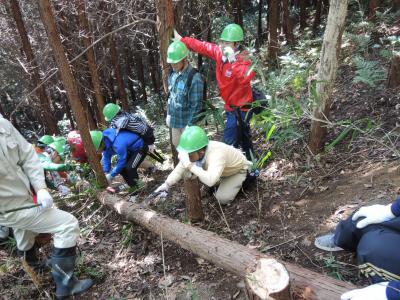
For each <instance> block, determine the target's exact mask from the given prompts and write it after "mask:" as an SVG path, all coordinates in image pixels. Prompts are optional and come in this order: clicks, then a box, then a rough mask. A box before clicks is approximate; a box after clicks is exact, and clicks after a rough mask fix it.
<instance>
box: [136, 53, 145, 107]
mask: <svg viewBox="0 0 400 300" xmlns="http://www.w3.org/2000/svg"><path fill="white" fill-rule="evenodd" d="M134 56H135V67H136V75H137V78H138V81H139V85H140V90H141V91H142V93H141V94H142V98H141V100H142V101H143V102H145V103H146V102H147V93H146V80H145V78H144V70H143V61H142V56H141V55H140V53H139V48H138V46H137V45H136V51H135V54H134Z"/></svg>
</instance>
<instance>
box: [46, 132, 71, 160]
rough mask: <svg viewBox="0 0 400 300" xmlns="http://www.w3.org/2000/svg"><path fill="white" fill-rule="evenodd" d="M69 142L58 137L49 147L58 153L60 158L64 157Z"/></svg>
mask: <svg viewBox="0 0 400 300" xmlns="http://www.w3.org/2000/svg"><path fill="white" fill-rule="evenodd" d="M66 144H67V140H66V139H65V137H62V136H61V137H56V138H54V142H52V143H51V144H50V145H49V147H50V148H53V149H54V150H56V151H57V153H58V154H59V155H60V156H64V154H65V150H66Z"/></svg>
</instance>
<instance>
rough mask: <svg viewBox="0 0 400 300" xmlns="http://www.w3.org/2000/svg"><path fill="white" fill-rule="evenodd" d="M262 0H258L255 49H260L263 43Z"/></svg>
mask: <svg viewBox="0 0 400 300" xmlns="http://www.w3.org/2000/svg"><path fill="white" fill-rule="evenodd" d="M263 6H264V5H263V0H258V22H257V41H256V42H257V43H256V46H257V49H260V47H261V45H262V43H263V34H262V9H263Z"/></svg>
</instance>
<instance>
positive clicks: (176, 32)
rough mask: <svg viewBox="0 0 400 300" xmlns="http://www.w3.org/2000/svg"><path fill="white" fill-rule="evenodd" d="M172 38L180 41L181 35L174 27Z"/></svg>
mask: <svg viewBox="0 0 400 300" xmlns="http://www.w3.org/2000/svg"><path fill="white" fill-rule="evenodd" d="M174 39H175V40H178V41H180V40H181V39H182V36H181V35H180V34H179V33H178V31H176V30H175V29H174Z"/></svg>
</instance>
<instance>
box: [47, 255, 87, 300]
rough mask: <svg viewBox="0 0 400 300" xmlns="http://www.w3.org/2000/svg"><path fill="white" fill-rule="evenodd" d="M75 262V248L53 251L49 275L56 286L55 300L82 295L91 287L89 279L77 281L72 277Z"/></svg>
mask: <svg viewBox="0 0 400 300" xmlns="http://www.w3.org/2000/svg"><path fill="white" fill-rule="evenodd" d="M75 260H76V252H75V247H72V248H54V249H53V255H52V258H51V273H52V275H53V279H54V281H55V283H56V286H57V289H56V298H57V299H65V298H66V297H69V296H73V295H77V294H80V293H83V292H85V291H87V290H88V289H89V288H90V287H91V286H92V285H93V281H92V280H91V279H84V280H78V278H76V276H75V275H74V268H75Z"/></svg>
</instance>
